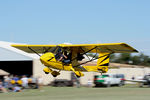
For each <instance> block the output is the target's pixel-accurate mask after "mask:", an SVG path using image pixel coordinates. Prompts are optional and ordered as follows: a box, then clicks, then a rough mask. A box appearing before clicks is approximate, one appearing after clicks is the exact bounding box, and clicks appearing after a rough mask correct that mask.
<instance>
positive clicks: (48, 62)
mask: <svg viewBox="0 0 150 100" xmlns="http://www.w3.org/2000/svg"><path fill="white" fill-rule="evenodd" d="M40 61H41V63H42V64H44V65H45V66H47V67H51V68H53V69H58V70H66V71H72V70H71V68H72V67H73V66H72V64H71V63H70V64H64V63H63V62H61V61H57V60H56V58H55V56H54V54H53V53H51V52H47V53H45V54H43V55H42V56H41V57H40ZM74 69H75V70H76V71H85V72H86V71H96V72H97V67H96V66H78V67H74Z"/></svg>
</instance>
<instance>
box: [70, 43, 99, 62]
mask: <svg viewBox="0 0 150 100" xmlns="http://www.w3.org/2000/svg"><path fill="white" fill-rule="evenodd" d="M95 48H97V46H95V47H94V48H92V49H90V50H88V51H86V52H84V53H82V54H81V55H84V54H86V53H88V52H90V51H92V50H93V49H95ZM75 59H77V57H75V58H73V59H71V61H73V60H75Z"/></svg>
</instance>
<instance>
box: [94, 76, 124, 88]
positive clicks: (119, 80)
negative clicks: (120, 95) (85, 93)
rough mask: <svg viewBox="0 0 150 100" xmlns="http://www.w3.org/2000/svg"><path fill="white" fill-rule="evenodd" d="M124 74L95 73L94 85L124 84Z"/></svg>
mask: <svg viewBox="0 0 150 100" xmlns="http://www.w3.org/2000/svg"><path fill="white" fill-rule="evenodd" d="M124 81H125V79H124V75H123V74H104V75H95V76H94V84H95V87H100V86H105V87H110V86H114V85H117V86H122V85H124Z"/></svg>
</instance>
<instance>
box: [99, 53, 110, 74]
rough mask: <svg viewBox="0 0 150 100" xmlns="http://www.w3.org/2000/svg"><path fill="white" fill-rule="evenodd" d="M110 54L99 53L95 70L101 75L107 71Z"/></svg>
mask: <svg viewBox="0 0 150 100" xmlns="http://www.w3.org/2000/svg"><path fill="white" fill-rule="evenodd" d="M109 56H110V53H100V54H99V57H98V61H97V68H98V70H99V71H101V72H102V73H106V72H107V71H108V66H109Z"/></svg>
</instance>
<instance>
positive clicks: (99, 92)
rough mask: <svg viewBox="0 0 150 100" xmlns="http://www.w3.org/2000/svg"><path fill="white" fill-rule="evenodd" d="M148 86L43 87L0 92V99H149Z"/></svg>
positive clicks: (149, 89)
mask: <svg viewBox="0 0 150 100" xmlns="http://www.w3.org/2000/svg"><path fill="white" fill-rule="evenodd" d="M149 98H150V88H138V87H132V86H124V87H111V88H85V87H82V88H75V87H44V88H43V90H42V91H40V90H31V89H29V90H25V91H23V92H20V93H14V92H11V93H0V100H149Z"/></svg>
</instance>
